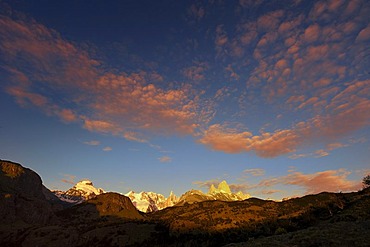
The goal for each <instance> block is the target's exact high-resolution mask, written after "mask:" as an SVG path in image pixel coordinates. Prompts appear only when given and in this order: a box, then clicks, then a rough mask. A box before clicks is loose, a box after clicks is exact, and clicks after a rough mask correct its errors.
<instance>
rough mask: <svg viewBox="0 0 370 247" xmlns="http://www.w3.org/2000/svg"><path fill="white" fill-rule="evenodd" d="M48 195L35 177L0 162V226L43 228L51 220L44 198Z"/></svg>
mask: <svg viewBox="0 0 370 247" xmlns="http://www.w3.org/2000/svg"><path fill="white" fill-rule="evenodd" d="M48 192H50V191H49V190H48V189H46V188H45V187H44V186H43V185H42V181H41V178H40V176H39V175H38V174H37V173H35V172H34V171H32V170H31V169H28V168H25V167H23V166H21V165H20V164H17V163H14V162H10V161H4V160H0V223H11V222H15V221H23V222H25V223H36V224H39V223H41V224H43V223H47V222H49V221H50V220H52V219H55V216H54V213H53V207H52V204H51V203H50V202H49V201H48V200H47V198H46V197H45V194H44V193H46V194H48ZM48 195H50V194H48ZM50 199H51V197H50ZM54 199H55V198H54ZM56 200H57V199H56Z"/></svg>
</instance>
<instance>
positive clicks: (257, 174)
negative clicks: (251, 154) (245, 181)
mask: <svg viewBox="0 0 370 247" xmlns="http://www.w3.org/2000/svg"><path fill="white" fill-rule="evenodd" d="M243 174H250V175H252V176H254V177H260V176H263V175H265V170H263V169H261V168H252V169H246V170H244V171H243Z"/></svg>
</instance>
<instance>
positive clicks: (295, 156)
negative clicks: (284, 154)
mask: <svg viewBox="0 0 370 247" xmlns="http://www.w3.org/2000/svg"><path fill="white" fill-rule="evenodd" d="M307 156H308V154H292V155H289V156H288V158H289V159H292V160H295V159H299V158H304V157H307Z"/></svg>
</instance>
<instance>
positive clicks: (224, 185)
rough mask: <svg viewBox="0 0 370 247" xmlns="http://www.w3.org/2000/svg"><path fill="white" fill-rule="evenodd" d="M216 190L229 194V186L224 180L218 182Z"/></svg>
mask: <svg viewBox="0 0 370 247" xmlns="http://www.w3.org/2000/svg"><path fill="white" fill-rule="evenodd" d="M218 190H219V191H221V192H224V193H227V194H231V190H230V187H229V185H228V184H227V182H226V181H225V180H223V181H222V182H221V183H219V184H218Z"/></svg>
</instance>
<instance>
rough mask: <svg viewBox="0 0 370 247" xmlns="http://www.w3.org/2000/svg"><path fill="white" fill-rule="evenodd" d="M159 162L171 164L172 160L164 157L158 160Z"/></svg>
mask: <svg viewBox="0 0 370 247" xmlns="http://www.w3.org/2000/svg"><path fill="white" fill-rule="evenodd" d="M158 160H159V161H160V162H162V163H169V162H171V161H172V158H171V157H169V156H162V157H160V158H158Z"/></svg>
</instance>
